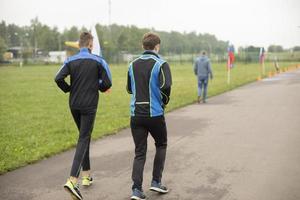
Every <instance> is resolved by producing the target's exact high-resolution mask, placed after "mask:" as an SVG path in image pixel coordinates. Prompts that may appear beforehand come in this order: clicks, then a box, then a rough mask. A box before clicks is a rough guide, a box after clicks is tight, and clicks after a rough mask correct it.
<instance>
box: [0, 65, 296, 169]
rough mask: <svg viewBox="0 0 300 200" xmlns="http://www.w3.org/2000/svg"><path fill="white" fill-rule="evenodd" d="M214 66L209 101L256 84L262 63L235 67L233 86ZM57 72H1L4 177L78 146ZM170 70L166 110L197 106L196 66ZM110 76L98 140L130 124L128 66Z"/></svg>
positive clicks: (0, 158) (0, 133)
mask: <svg viewBox="0 0 300 200" xmlns="http://www.w3.org/2000/svg"><path fill="white" fill-rule="evenodd" d="M212 66H213V71H214V79H213V80H212V81H211V82H210V83H209V93H208V95H209V96H213V95H217V94H220V93H222V92H224V91H227V90H230V89H233V88H235V87H238V86H240V85H243V84H246V83H248V82H252V81H255V80H256V78H257V77H258V75H259V65H258V64H247V65H245V64H240V63H236V64H235V67H234V69H232V73H231V84H230V85H227V77H226V75H227V72H226V64H225V63H223V64H213V65H212ZM280 66H281V67H287V66H295V63H280ZM59 67H60V66H59V65H57V66H25V67H23V68H19V67H0V87H1V89H0V138H1V139H0V152H1V153H0V174H1V173H4V172H6V171H8V170H12V169H15V168H17V167H20V166H23V165H26V164H28V163H31V162H34V161H36V160H40V159H43V158H46V157H48V156H50V155H53V154H55V153H58V152H61V151H63V150H66V149H69V148H70V147H73V146H74V145H75V143H76V141H77V137H78V133H77V130H76V127H75V124H74V122H73V119H72V117H71V114H70V111H69V107H68V94H64V93H63V92H62V91H60V90H59V88H58V87H57V86H56V84H55V82H54V80H53V79H54V76H55V74H56V72H57V70H58V69H59ZM171 70H172V76H173V87H172V93H171V100H170V104H169V105H168V107H167V110H168V111H169V110H172V109H175V108H178V107H181V106H184V105H187V104H190V103H192V102H195V100H196V96H197V85H196V77H195V76H194V74H193V66H192V64H191V63H186V64H171ZM271 70H272V71H274V67H273V63H266V75H267V74H268V72H269V71H271ZM111 71H112V76H113V88H112V90H111V92H110V93H107V94H101V95H100V100H99V107H98V112H97V117H96V123H95V127H94V131H93V135H92V136H93V138H94V139H95V138H99V137H101V136H104V135H107V134H112V133H116V132H117V131H118V130H119V129H121V128H124V127H127V126H128V125H129V99H130V96H129V95H128V94H127V93H126V89H125V86H126V76H127V74H126V73H127V65H112V66H111ZM208 102H209V100H208ZM99 148H101V147H99Z"/></svg>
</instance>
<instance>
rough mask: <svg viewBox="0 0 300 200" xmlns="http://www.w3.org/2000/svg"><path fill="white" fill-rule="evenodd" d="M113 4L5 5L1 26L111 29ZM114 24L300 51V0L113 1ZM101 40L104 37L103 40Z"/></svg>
mask: <svg viewBox="0 0 300 200" xmlns="http://www.w3.org/2000/svg"><path fill="white" fill-rule="evenodd" d="M108 2H109V0H80V1H78V0H65V1H63V0H51V1H49V0H1V1H0V20H4V21H6V22H7V23H15V24H17V25H29V24H30V19H32V18H34V17H36V16H38V18H39V20H40V21H41V22H42V23H45V24H47V25H50V26H57V27H58V28H59V29H60V30H63V28H65V27H70V26H72V25H76V26H83V25H84V26H86V27H90V26H91V25H92V24H94V23H96V22H99V23H100V24H108V23H109V9H108V8H109V6H108V5H109V3H108ZM111 23H117V24H121V25H136V26H138V27H143V28H155V29H156V30H164V31H171V30H175V31H179V32H184V31H186V32H191V31H196V32H197V33H211V34H214V35H216V36H217V38H218V39H222V40H229V41H230V42H231V43H233V44H235V45H237V46H245V45H256V46H265V47H267V46H268V45H269V44H279V45H283V46H284V47H285V48H287V47H292V46H296V45H298V46H300V0H205V1H204V0H180V1H179V0H151V1H150V0H111ZM100 37H101V36H100Z"/></svg>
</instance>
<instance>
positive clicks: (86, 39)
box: [79, 32, 93, 48]
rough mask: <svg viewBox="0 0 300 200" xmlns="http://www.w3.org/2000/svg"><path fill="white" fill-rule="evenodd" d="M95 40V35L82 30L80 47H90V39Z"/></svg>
mask: <svg viewBox="0 0 300 200" xmlns="http://www.w3.org/2000/svg"><path fill="white" fill-rule="evenodd" d="M91 40H93V36H92V34H91V33H89V32H82V33H81V34H80V38H79V47H80V48H82V47H88V46H89V43H90V41H91Z"/></svg>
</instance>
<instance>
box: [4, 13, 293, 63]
mask: <svg viewBox="0 0 300 200" xmlns="http://www.w3.org/2000/svg"><path fill="white" fill-rule="evenodd" d="M88 29H90V27H80V28H78V27H76V26H72V27H70V28H65V29H64V30H63V31H59V30H58V28H57V27H50V26H48V25H45V24H43V23H41V22H40V21H39V20H38V18H35V19H32V20H31V21H30V25H29V26H18V25H15V24H6V22H5V21H2V22H1V23H0V53H1V54H0V55H2V54H3V52H5V51H6V50H7V49H8V48H10V47H23V48H24V49H30V50H31V51H29V52H32V55H30V56H32V57H35V56H37V55H36V54H37V51H38V50H39V51H41V52H44V53H47V52H49V51H61V50H67V49H68V50H72V49H70V48H68V47H66V46H65V44H64V43H65V41H77V40H78V38H79V35H80V33H81V32H82V31H88ZM96 30H97V33H98V36H99V40H100V44H101V48H102V50H103V55H104V57H105V58H106V59H107V60H109V61H118V58H119V56H120V55H123V54H125V53H130V54H138V53H140V52H141V51H142V48H141V38H142V36H143V34H144V33H145V32H148V31H154V32H156V33H158V34H159V35H160V37H161V39H162V44H161V46H162V48H161V52H160V53H161V54H162V55H172V54H174V55H178V54H198V53H199V52H200V51H201V50H206V51H207V52H208V53H209V54H215V55H224V54H225V53H226V50H227V46H228V44H229V42H228V41H222V40H218V39H217V38H216V37H215V36H214V35H212V34H208V33H204V34H201V33H196V32H188V33H186V32H185V33H180V32H176V31H171V32H165V31H157V30H154V29H147V28H138V27H136V26H122V25H117V24H112V25H110V26H106V25H101V24H96ZM294 49H295V50H299V47H295V48H294ZM243 50H246V51H249V52H251V51H259V47H254V46H249V47H247V48H246V49H243ZM268 50H269V51H270V52H272V51H273V52H274V51H277V52H280V51H283V48H282V47H281V46H278V45H271V46H269V48H268ZM73 51H75V50H74V49H73Z"/></svg>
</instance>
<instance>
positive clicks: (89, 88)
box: [55, 32, 112, 200]
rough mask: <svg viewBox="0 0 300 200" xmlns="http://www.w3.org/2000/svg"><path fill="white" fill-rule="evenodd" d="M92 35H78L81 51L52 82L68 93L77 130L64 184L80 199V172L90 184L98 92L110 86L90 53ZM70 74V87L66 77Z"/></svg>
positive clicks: (105, 67)
mask: <svg viewBox="0 0 300 200" xmlns="http://www.w3.org/2000/svg"><path fill="white" fill-rule="evenodd" d="M92 44H93V36H92V35H91V34H90V33H88V32H83V33H82V34H81V35H80V40H79V46H80V52H79V53H78V54H76V55H74V56H71V57H70V58H68V59H67V60H66V61H65V63H64V64H63V66H62V67H61V69H60V70H59V71H58V72H57V74H56V77H55V82H56V83H57V85H58V87H59V88H60V89H61V90H62V91H64V92H65V93H67V92H70V96H69V106H70V109H71V113H72V116H73V118H74V121H75V123H76V126H77V128H78V130H79V138H78V143H77V147H76V152H75V155H74V160H73V164H72V169H71V173H70V179H69V180H68V181H67V183H66V184H65V185H64V187H65V189H66V190H67V191H68V192H70V193H71V195H72V197H75V198H77V199H79V200H80V199H82V196H81V194H80V192H79V189H78V187H77V181H78V180H77V179H78V176H79V173H80V171H81V170H82V172H83V173H82V176H83V180H82V184H83V185H86V186H87V185H90V183H91V182H92V178H91V177H90V158H89V148H90V139H91V134H92V130H93V126H94V121H95V116H96V112H97V107H98V99H99V90H100V91H101V92H105V91H106V90H108V89H109V88H110V87H111V85H112V80H111V74H110V71H109V67H108V65H107V63H106V62H105V60H104V59H103V58H101V57H98V56H96V55H93V54H91V52H90V51H91V49H92ZM69 75H70V85H69V84H68V83H67V82H66V81H65V78H66V77H67V76H69Z"/></svg>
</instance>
